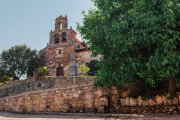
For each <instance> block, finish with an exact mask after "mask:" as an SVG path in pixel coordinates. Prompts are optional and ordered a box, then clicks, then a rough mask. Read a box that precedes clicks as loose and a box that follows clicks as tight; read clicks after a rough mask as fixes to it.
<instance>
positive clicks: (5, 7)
mask: <svg viewBox="0 0 180 120" xmlns="http://www.w3.org/2000/svg"><path fill="white" fill-rule="evenodd" d="M92 7H93V3H92V2H91V0H0V53H1V52H2V50H3V49H8V48H10V47H11V46H14V45H19V44H26V45H27V46H29V47H31V48H32V49H37V50H40V49H42V48H44V47H45V46H46V45H47V42H48V41H49V32H50V31H51V29H52V30H54V23H55V19H56V17H58V16H59V15H67V16H68V21H69V26H72V27H73V29H75V30H76V22H79V23H82V18H83V16H82V14H81V13H82V11H87V10H89V9H90V8H92ZM78 38H80V37H79V35H78Z"/></svg>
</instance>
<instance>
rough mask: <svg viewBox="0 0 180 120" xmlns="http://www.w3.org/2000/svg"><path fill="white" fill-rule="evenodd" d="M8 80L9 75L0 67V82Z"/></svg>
mask: <svg viewBox="0 0 180 120" xmlns="http://www.w3.org/2000/svg"><path fill="white" fill-rule="evenodd" d="M10 80H11V79H10V76H9V75H8V74H7V73H5V72H4V71H3V70H2V69H0V83H4V82H6V81H10Z"/></svg>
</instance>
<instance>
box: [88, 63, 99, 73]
mask: <svg viewBox="0 0 180 120" xmlns="http://www.w3.org/2000/svg"><path fill="white" fill-rule="evenodd" d="M98 62H99V61H97V60H92V61H90V62H89V63H88V64H87V66H88V67H89V68H90V70H89V71H88V75H89V76H95V74H96V73H97V71H98Z"/></svg>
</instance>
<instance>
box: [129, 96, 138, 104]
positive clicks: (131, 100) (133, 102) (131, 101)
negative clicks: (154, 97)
mask: <svg viewBox="0 0 180 120" xmlns="http://www.w3.org/2000/svg"><path fill="white" fill-rule="evenodd" d="M129 101H130V106H137V100H136V99H133V98H130V100H129Z"/></svg>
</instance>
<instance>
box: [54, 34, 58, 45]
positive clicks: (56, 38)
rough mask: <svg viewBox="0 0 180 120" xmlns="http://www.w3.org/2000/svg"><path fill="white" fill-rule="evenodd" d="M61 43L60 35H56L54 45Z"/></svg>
mask: <svg viewBox="0 0 180 120" xmlns="http://www.w3.org/2000/svg"><path fill="white" fill-rule="evenodd" d="M58 43H59V34H55V35H54V44H58Z"/></svg>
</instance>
